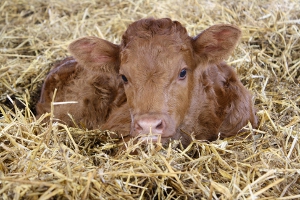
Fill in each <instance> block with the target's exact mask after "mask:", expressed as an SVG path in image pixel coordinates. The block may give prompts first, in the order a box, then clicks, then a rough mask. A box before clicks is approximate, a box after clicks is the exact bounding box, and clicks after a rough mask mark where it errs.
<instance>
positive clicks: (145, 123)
mask: <svg viewBox="0 0 300 200" xmlns="http://www.w3.org/2000/svg"><path fill="white" fill-rule="evenodd" d="M150 127H151V132H152V134H162V133H163V132H164V129H165V122H164V121H163V120H161V119H140V120H138V121H137V122H136V123H135V130H136V131H137V132H139V134H149V133H150Z"/></svg>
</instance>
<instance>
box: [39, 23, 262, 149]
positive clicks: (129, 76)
mask: <svg viewBox="0 0 300 200" xmlns="http://www.w3.org/2000/svg"><path fill="white" fill-rule="evenodd" d="M240 35H241V32H240V30H239V29H238V28H237V27H235V26H232V25H215V26H212V27H210V28H208V29H206V30H205V31H203V32H202V33H200V34H199V35H198V36H196V37H194V38H191V37H189V36H188V34H187V31H186V29H185V28H184V27H183V26H182V25H181V24H180V23H179V22H177V21H171V20H170V19H158V20H155V19H142V20H139V21H137V22H134V23H133V24H131V25H130V26H129V27H128V29H127V31H126V32H125V34H124V35H123V38H122V42H121V45H120V46H117V45H115V44H112V43H110V42H108V41H105V40H102V39H99V38H96V37H84V38H81V39H79V40H76V41H74V42H73V43H72V44H71V45H70V46H69V50H70V52H71V54H72V55H73V57H74V58H69V59H67V60H64V61H63V62H62V63H60V64H59V65H58V66H57V67H56V68H55V69H53V70H52V71H51V72H50V74H49V75H48V77H47V78H46V80H45V83H44V86H43V90H42V94H41V99H40V102H39V103H38V105H37V112H38V114H42V113H44V112H49V111H50V102H51V99H52V95H53V90H54V88H57V89H58V92H57V95H56V98H55V101H77V102H78V103H77V104H65V105H58V106H56V107H55V110H54V111H55V112H54V115H55V117H56V118H58V119H60V120H62V121H64V122H65V123H66V124H68V125H72V121H71V120H70V118H69V116H68V115H67V114H68V113H70V114H71V115H72V116H73V118H74V121H75V122H77V123H79V124H83V125H84V126H86V127H87V128H90V129H93V128H102V129H110V130H114V131H116V132H118V133H119V134H123V135H128V134H130V135H131V136H132V137H135V136H142V138H144V139H146V138H149V137H150V136H147V134H148V133H149V130H150V127H151V132H152V134H153V135H152V136H151V139H153V140H154V141H155V140H157V138H158V135H159V136H160V137H161V139H162V142H163V143H165V142H167V141H168V140H169V139H181V141H182V143H183V144H184V145H187V144H188V143H189V142H190V139H191V138H190V137H189V136H188V134H184V133H194V135H195V138H196V139H199V140H215V139H217V137H218V135H219V134H220V136H221V137H227V136H232V135H234V134H236V133H237V132H239V130H240V129H242V127H243V126H245V125H246V124H247V123H248V121H250V122H251V123H252V124H253V126H255V125H256V123H257V122H256V116H255V112H254V108H253V103H252V100H251V95H250V93H249V91H248V90H247V89H246V88H245V87H244V86H243V85H242V83H241V82H240V81H239V79H238V77H237V75H236V73H235V72H234V71H233V69H232V68H231V67H230V66H228V65H226V64H225V63H224V62H223V61H222V60H223V59H226V58H227V57H228V56H229V55H230V54H231V53H232V51H233V50H234V48H235V46H236V43H237V42H238V40H239V38H240ZM121 82H123V83H121ZM124 91H125V93H124ZM143 136H144V137H143Z"/></svg>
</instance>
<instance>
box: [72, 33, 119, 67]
mask: <svg viewBox="0 0 300 200" xmlns="http://www.w3.org/2000/svg"><path fill="white" fill-rule="evenodd" d="M69 51H70V53H71V54H72V55H73V56H74V58H75V60H76V61H77V62H78V63H79V64H81V65H83V66H85V67H88V68H91V69H94V70H96V69H99V67H104V66H107V65H108V64H115V66H116V67H118V63H119V46H118V45H115V44H113V43H111V42H108V41H106V40H102V39H100V38H97V37H93V36H90V37H83V38H80V39H78V40H75V41H74V42H72V43H71V44H70V45H69ZM115 70H116V71H118V69H115Z"/></svg>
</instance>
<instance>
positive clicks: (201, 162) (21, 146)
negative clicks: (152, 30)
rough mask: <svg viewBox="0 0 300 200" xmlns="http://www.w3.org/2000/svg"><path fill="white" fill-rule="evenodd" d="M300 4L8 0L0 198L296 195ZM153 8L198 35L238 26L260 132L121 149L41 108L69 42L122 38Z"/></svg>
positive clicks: (2, 43)
mask: <svg viewBox="0 0 300 200" xmlns="http://www.w3.org/2000/svg"><path fill="white" fill-rule="evenodd" d="M299 10H300V4H299V1H298V0H276V1H275V0H267V1H260V0H253V1H247V0H245V1H229V0H225V1H221V0H220V1H219V0H212V1H204V0H203V1H202V0H198V1H197V0H173V1H172V0H167V1H160V0H154V1H150V0H138V1H130V0H128V1H123V0H91V1H88V0H82V1H75V0H65V1H60V0H49V1H40V0H10V1H6V0H2V1H1V2H0V72H1V73H0V106H1V107H0V113H1V115H0V116H1V117H0V131H1V132H0V199H274V198H276V199H297V198H300V194H299V191H300V177H299V176H300V143H299V132H300V96H299V94H300V86H299V84H300V12H299ZM147 16H153V17H156V18H161V17H170V18H172V19H174V20H178V21H180V22H181V23H182V24H183V25H184V26H186V27H187V30H188V32H189V34H190V35H192V36H194V35H197V34H198V33H200V32H201V31H202V30H204V29H205V28H207V27H209V26H210V25H213V24H219V23H231V24H235V25H238V26H239V27H240V28H241V29H242V32H243V37H242V39H241V42H240V44H239V46H238V47H237V48H236V50H235V52H234V54H233V55H232V56H231V57H230V58H229V60H228V62H229V63H230V64H231V65H232V66H233V67H234V68H235V69H236V71H237V72H238V74H239V76H240V78H241V80H242V82H243V83H244V84H245V85H246V87H247V88H249V89H250V90H251V92H252V93H253V95H254V98H253V100H254V101H255V106H256V108H257V115H258V117H259V120H260V122H259V127H258V128H257V129H255V130H254V129H253V128H252V127H251V126H250V125H249V126H247V127H246V129H247V130H248V131H247V132H246V133H245V134H244V135H243V136H237V137H233V138H227V139H225V140H217V141H215V142H212V143H205V142H201V141H194V142H193V143H192V144H191V145H190V146H188V147H187V148H182V146H181V145H180V142H178V141H174V142H173V143H171V144H170V145H169V146H161V145H160V144H156V145H154V144H149V145H146V146H145V145H144V146H143V145H141V144H137V145H134V144H133V143H132V142H129V143H127V144H126V147H125V148H122V147H120V145H119V142H120V141H116V140H113V139H111V138H113V137H111V135H112V134H114V133H112V132H110V131H100V130H94V131H87V130H83V129H79V128H69V127H66V126H64V125H62V124H60V123H52V122H51V121H50V122H49V123H42V119H43V117H45V116H43V117H42V118H41V119H36V118H35V117H34V113H32V112H31V110H30V108H31V109H32V108H34V105H35V103H36V101H37V98H36V96H37V95H36V94H38V92H39V88H40V86H41V84H42V82H43V79H44V78H45V76H46V74H47V72H48V71H49V70H50V68H51V66H52V63H54V62H55V61H56V60H59V59H62V58H64V57H66V56H67V55H69V54H68V52H67V46H68V44H69V43H70V42H71V41H73V40H74V39H76V38H79V37H82V36H86V35H94V36H98V37H100V38H105V39H107V40H109V41H111V42H114V43H119V42H120V37H121V35H122V33H123V32H124V31H125V29H126V27H127V25H128V24H130V23H131V22H133V21H135V20H138V19H140V18H143V17H147ZM49 115H51V113H50V114H49ZM132 151H135V153H134V154H132V153H131V152H132Z"/></svg>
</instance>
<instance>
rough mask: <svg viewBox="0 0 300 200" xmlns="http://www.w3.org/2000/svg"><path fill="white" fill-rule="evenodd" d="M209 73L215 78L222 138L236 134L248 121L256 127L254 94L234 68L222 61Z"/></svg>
mask: <svg viewBox="0 0 300 200" xmlns="http://www.w3.org/2000/svg"><path fill="white" fill-rule="evenodd" d="M209 73H210V77H211V79H213V80H215V82H214V91H215V95H216V105H217V106H216V115H217V116H218V117H219V118H220V120H221V124H220V126H219V128H218V134H219V133H220V136H221V138H224V137H229V136H233V135H236V134H237V133H238V132H239V131H240V130H241V129H242V128H243V127H244V126H246V125H247V124H248V122H250V123H251V124H252V126H253V127H256V125H257V119H256V116H255V109H254V106H253V103H252V95H251V93H250V91H249V90H248V89H246V88H245V87H244V85H243V84H242V82H241V81H240V79H239V78H238V76H237V74H236V73H235V71H234V70H233V68H232V67H231V66H228V65H227V64H226V63H221V64H219V65H216V66H215V67H214V68H211V71H210V72H209Z"/></svg>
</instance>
